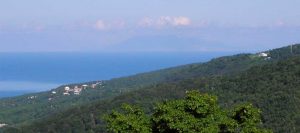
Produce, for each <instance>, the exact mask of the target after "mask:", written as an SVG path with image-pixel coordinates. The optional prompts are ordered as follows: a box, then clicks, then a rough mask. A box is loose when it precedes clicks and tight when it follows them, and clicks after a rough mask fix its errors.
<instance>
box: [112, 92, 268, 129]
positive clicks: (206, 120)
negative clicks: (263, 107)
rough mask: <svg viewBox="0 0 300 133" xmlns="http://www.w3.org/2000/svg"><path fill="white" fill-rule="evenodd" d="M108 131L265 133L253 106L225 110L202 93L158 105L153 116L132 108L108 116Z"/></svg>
mask: <svg viewBox="0 0 300 133" xmlns="http://www.w3.org/2000/svg"><path fill="white" fill-rule="evenodd" d="M106 120H107V123H108V130H109V131H111V132H118V133H123V132H124V133H125V132H128V133H129V132H130V133H140V132H142V133H150V132H161V133H180V132H188V133H199V132H202V133H235V132H241V133H261V132H270V131H268V130H266V129H263V128H261V127H260V126H261V125H260V124H261V120H260V111H259V109H256V108H254V107H253V106H252V105H251V104H245V105H240V106H238V107H236V108H234V109H233V110H230V111H227V110H222V109H221V108H220V107H219V106H218V104H217V98H216V97H215V96H211V95H208V94H200V93H199V92H198V91H191V92H188V93H187V96H186V97H185V99H180V100H172V101H166V102H163V103H160V104H158V105H157V106H156V107H155V109H154V113H153V114H152V115H151V116H147V115H145V113H144V112H143V111H142V110H141V109H139V108H137V107H132V106H130V105H124V106H123V111H122V112H117V111H113V112H112V113H111V114H109V115H107V116H106Z"/></svg>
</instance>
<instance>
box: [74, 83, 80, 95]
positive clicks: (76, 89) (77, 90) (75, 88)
mask: <svg viewBox="0 0 300 133" xmlns="http://www.w3.org/2000/svg"><path fill="white" fill-rule="evenodd" d="M81 91H82V88H81V87H78V86H77V85H76V86H75V87H74V94H75V95H79V94H80V92H81Z"/></svg>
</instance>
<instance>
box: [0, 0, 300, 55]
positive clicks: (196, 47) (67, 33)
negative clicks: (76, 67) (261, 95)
mask: <svg viewBox="0 0 300 133" xmlns="http://www.w3.org/2000/svg"><path fill="white" fill-rule="evenodd" d="M299 5H300V1H299V0H284V1H283V0H226V1H224V0H26V1H25V0H24V1H20V0H1V1H0V52H103V53H104V52H210V51H211V52H218V51H222V52H224V51H258V50H265V49H271V48H276V47H281V46H285V45H289V44H293V43H299V42H300V40H299V39H300V8H299Z"/></svg>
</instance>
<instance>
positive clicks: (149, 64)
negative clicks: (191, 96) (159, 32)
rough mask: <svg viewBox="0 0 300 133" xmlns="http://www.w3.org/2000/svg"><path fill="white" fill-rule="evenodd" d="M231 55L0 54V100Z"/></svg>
mask: <svg viewBox="0 0 300 133" xmlns="http://www.w3.org/2000/svg"><path fill="white" fill-rule="evenodd" d="M232 54H234V53H233V52H179V53H175V52H170V53H141V52H140V53H81V52H49V53H0V98H4V97H12V96H18V95H23V94H27V93H33V92H41V91H46V90H50V89H53V88H56V87H58V86H60V85H63V84H70V83H79V82H87V81H95V80H109V79H112V78H118V77H123V76H129V75H133V74H138V73H142V72H150V71H154V70H159V69H163V68H168V67H174V66H179V65H184V64H190V63H199V62H206V61H209V60H211V59H212V58H216V57H220V56H224V55H232Z"/></svg>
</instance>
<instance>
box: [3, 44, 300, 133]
mask: <svg viewBox="0 0 300 133" xmlns="http://www.w3.org/2000/svg"><path fill="white" fill-rule="evenodd" d="M266 53H269V55H270V57H271V58H268V59H267V58H262V57H259V56H257V55H256V54H243V55H237V56H232V57H222V58H218V59H214V60H212V61H211V62H208V63H203V64H191V65H186V66H182V67H179V68H177V70H176V68H171V69H167V70H166V71H167V72H166V71H165V73H164V70H161V71H162V72H161V73H164V74H162V75H161V76H159V77H162V78H160V79H164V80H165V81H164V82H159V81H154V80H151V76H149V75H151V74H154V75H156V74H157V75H159V71H158V72H154V73H148V74H147V73H146V74H142V75H137V76H141V77H140V78H136V79H135V78H134V76H133V77H128V82H126V80H125V79H126V78H121V79H113V80H111V81H107V82H106V83H105V84H108V83H109V82H112V81H114V80H118V82H119V83H120V85H118V84H112V86H114V87H111V88H114V89H109V88H107V90H109V92H111V93H113V92H116V91H117V90H118V89H122V88H123V87H124V88H125V87H126V86H128V88H130V87H132V88H135V89H132V88H131V89H132V91H130V92H122V93H118V94H116V95H113V96H112V97H110V98H109V99H106V100H98V101H97V100H94V102H93V103H89V104H86V103H85V104H86V105H82V106H78V105H77V106H75V107H72V108H71V109H67V110H66V111H62V110H60V113H56V114H55V115H50V116H45V117H47V118H44V119H41V120H36V121H34V122H33V123H32V124H29V125H23V126H22V125H21V126H14V125H12V126H8V127H7V128H6V130H5V131H6V132H18V131H19V132H20V131H22V132H64V133H69V132H78V133H82V132H105V131H106V129H105V123H104V121H103V118H102V116H103V114H106V113H108V112H110V111H111V110H112V109H116V108H118V107H120V105H121V104H122V103H132V104H138V105H139V106H141V107H143V108H144V109H146V110H147V112H148V113H150V112H151V111H152V107H153V105H154V104H155V103H156V102H159V101H164V100H167V99H177V98H182V97H183V96H184V94H185V92H186V91H187V90H194V89H196V90H200V91H201V92H205V93H209V94H214V95H217V96H218V97H219V100H218V101H219V102H220V104H221V106H222V107H224V108H229V107H232V106H234V105H236V104H239V103H244V102H251V103H253V104H254V105H255V106H256V107H258V108H260V109H261V110H262V112H263V122H264V123H263V125H264V127H266V128H269V129H272V130H273V131H274V132H278V133H281V132H291V133H297V132H300V127H299V125H300V116H299V114H300V88H299V87H300V82H299V81H300V57H299V56H297V55H298V54H300V49H299V45H295V46H294V47H293V51H291V50H290V47H284V48H281V49H275V50H271V51H266ZM274 53H276V55H275V54H274ZM210 70H211V71H210ZM198 72H199V73H198ZM227 72H228V73H227ZM171 73H172V74H171ZM147 76H149V77H147ZM153 77H155V76H153ZM130 79H131V80H130ZM145 79H149V81H150V83H151V82H152V83H151V84H150V83H149V84H148V83H145V82H147V81H145ZM139 81H140V82H139ZM115 83H117V81H115ZM121 83H123V84H121ZM139 83H141V85H139ZM143 83H144V84H143ZM107 86H109V85H107ZM107 86H106V87H107ZM118 86H119V87H120V88H118ZM136 89H137V90H136ZM95 91H96V90H95ZM97 91H98V90H97ZM86 94H88V93H86ZM90 95H92V93H91V94H90ZM117 95H118V96H117ZM86 97H89V95H86ZM95 99H96V98H95ZM74 101H75V100H74ZM66 103H67V102H66ZM2 105H3V104H2ZM1 110H2V109H1ZM5 111H9V110H5ZM5 111H4V112H5ZM42 113H43V112H42ZM3 114H5V113H3ZM3 116H4V115H2V117H3ZM28 118H33V117H28ZM7 119H9V117H7Z"/></svg>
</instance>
